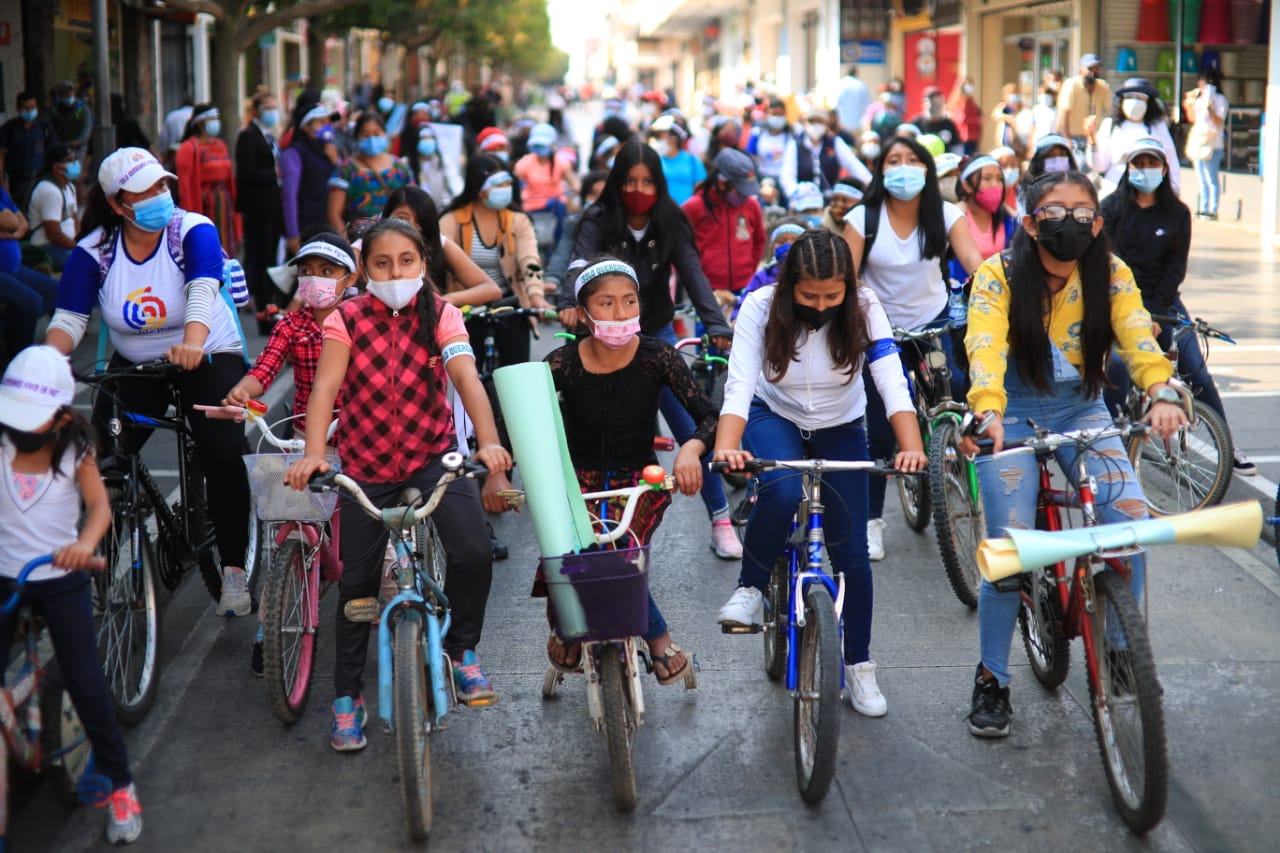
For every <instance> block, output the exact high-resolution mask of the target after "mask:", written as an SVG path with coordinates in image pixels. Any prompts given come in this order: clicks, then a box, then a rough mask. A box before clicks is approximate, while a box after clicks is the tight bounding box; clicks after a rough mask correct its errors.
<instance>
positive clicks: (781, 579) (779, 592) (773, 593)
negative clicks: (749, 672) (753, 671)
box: [761, 556, 791, 681]
mask: <svg viewBox="0 0 1280 853" xmlns="http://www.w3.org/2000/svg"><path fill="white" fill-rule="evenodd" d="M790 575H791V564H790V561H789V560H788V559H787V557H786V556H782V557H779V558H778V559H777V562H775V563H774V564H773V574H771V575H770V576H769V589H768V590H767V591H766V592H765V597H764V606H765V608H766V610H767V611H768V612H766V613H765V614H764V626H763V627H764V630H763V632H762V634H761V635H762V636H763V637H764V671H765V674H766V675H768V676H769V678H770V680H772V681H777V680H778V679H780V678H782V674H783V673H784V672H786V671H787V636H788V635H787V626H788V625H789V624H790V620H789V618H788V613H787V586H788V585H789V582H790Z"/></svg>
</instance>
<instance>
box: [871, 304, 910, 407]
mask: <svg viewBox="0 0 1280 853" xmlns="http://www.w3.org/2000/svg"><path fill="white" fill-rule="evenodd" d="M858 301H859V303H861V306H862V315H863V316H864V317H865V318H866V320H867V337H868V338H870V339H871V340H872V341H892V340H893V328H892V326H890V325H889V318H888V316H887V315H886V314H885V313H884V308H883V307H882V306H881V305H880V299H879V297H877V296H876V294H875V292H874V291H873V290H872V289H871V288H869V287H860V288H858ZM893 350H895V351H891V352H887V353H886V354H885V355H884V356H882V357H880V358H876V359H874V360H872V361H871V364H870V367H871V378H872V380H873V381H874V382H875V383H876V390H877V391H879V392H880V398H881V399H882V400H884V410H885V414H886V415H895V414H897V413H898V412H914V411H915V406H914V405H913V404H912V402H911V389H910V387H909V386H908V385H907V377H906V375H905V374H904V373H903V372H902V360H901V359H900V358H898V355H897V352H896V350H897V347H896V346H895V347H893ZM868 357H870V355H868Z"/></svg>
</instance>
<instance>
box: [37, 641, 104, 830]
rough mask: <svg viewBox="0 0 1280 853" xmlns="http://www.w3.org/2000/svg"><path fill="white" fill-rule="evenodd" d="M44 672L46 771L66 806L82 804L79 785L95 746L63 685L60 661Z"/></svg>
mask: <svg viewBox="0 0 1280 853" xmlns="http://www.w3.org/2000/svg"><path fill="white" fill-rule="evenodd" d="M44 672H45V681H44V683H43V684H42V685H41V687H40V723H41V729H40V742H41V745H42V747H43V749H44V754H45V757H46V758H45V766H44V770H43V772H44V776H45V778H46V779H48V780H49V784H50V786H51V787H52V788H53V793H54V796H56V797H57V798H58V799H59V800H61V801H62V802H63V803H64V804H65V805H68V806H75V805H78V804H79V803H80V797H79V791H78V788H77V785H78V783H79V781H80V777H81V776H82V775H84V773H85V771H86V770H88V769H89V762H90V761H91V760H92V757H93V746H92V745H91V744H90V743H89V736H88V735H87V734H85V731H84V724H83V723H82V722H81V721H80V715H79V714H77V713H76V709H75V706H74V705H72V704H71V696H70V695H69V694H68V693H67V691H66V688H65V687H63V682H62V678H61V673H60V672H59V670H58V666H57V662H56V661H50V662H49V664H48V665H47V666H45V668H44Z"/></svg>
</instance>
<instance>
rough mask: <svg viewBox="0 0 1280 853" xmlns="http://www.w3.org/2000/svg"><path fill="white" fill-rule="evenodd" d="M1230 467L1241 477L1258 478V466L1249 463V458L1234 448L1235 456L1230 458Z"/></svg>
mask: <svg viewBox="0 0 1280 853" xmlns="http://www.w3.org/2000/svg"><path fill="white" fill-rule="evenodd" d="M1231 467H1232V468H1234V469H1235V471H1236V473H1237V474H1239V475H1240V476H1241V477H1256V476H1258V466H1257V465H1254V464H1253V463H1252V462H1250V461H1249V457H1248V456H1245V455H1244V451H1243V450H1240V449H1239V448H1236V451H1235V455H1234V456H1233V457H1232V458H1231Z"/></svg>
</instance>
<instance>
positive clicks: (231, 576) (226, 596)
mask: <svg viewBox="0 0 1280 853" xmlns="http://www.w3.org/2000/svg"><path fill="white" fill-rule="evenodd" d="M251 610H253V601H252V600H251V599H250V598H249V576H248V575H247V574H245V572H244V569H223V571H222V595H221V597H219V598H218V613H219V614H221V615H222V616H248V615H249V611H251Z"/></svg>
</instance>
